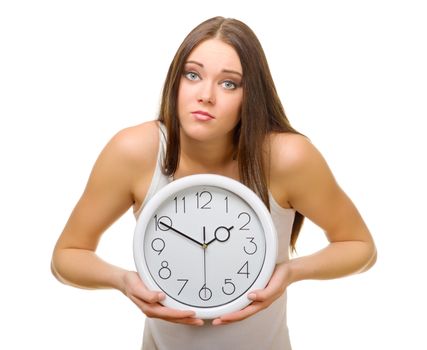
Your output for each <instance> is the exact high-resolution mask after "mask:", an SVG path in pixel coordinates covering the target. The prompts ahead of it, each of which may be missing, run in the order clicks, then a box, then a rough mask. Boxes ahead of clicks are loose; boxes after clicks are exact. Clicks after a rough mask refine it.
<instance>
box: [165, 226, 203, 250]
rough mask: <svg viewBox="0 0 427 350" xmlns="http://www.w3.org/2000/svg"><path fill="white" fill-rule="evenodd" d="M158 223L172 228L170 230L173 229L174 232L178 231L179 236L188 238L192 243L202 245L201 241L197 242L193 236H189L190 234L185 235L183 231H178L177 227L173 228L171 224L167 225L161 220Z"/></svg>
mask: <svg viewBox="0 0 427 350" xmlns="http://www.w3.org/2000/svg"><path fill="white" fill-rule="evenodd" d="M159 224H162V225H163V226H164V227H167V228H168V229H169V230H172V231H174V232H176V233H178V234H179V235H181V236H183V237H185V238H187V239H189V240H190V241H193V242H194V243H196V244H198V245H199V246H201V247H203V243H201V242H199V241H197V240H195V239H194V238H192V237H190V236H188V235H186V234H185V233H182V232H181V231H178V230H177V229H175V228H173V227H172V226H169V225H167V224H165V223H164V222H162V221H159Z"/></svg>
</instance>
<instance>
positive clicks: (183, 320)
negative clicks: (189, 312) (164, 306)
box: [166, 317, 204, 327]
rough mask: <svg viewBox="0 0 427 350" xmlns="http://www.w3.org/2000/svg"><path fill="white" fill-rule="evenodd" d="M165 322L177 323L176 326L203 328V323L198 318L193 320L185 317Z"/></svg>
mask: <svg viewBox="0 0 427 350" xmlns="http://www.w3.org/2000/svg"><path fill="white" fill-rule="evenodd" d="M166 321H169V322H173V323H177V324H185V325H189V326H199V327H200V326H203V325H204V321H203V320H202V319H200V318H193V317H187V318H181V319H166Z"/></svg>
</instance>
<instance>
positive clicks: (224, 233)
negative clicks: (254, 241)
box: [206, 226, 234, 246]
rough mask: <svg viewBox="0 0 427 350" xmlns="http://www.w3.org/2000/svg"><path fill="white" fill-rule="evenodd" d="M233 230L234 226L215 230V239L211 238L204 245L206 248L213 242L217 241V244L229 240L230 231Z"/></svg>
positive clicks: (220, 227)
mask: <svg viewBox="0 0 427 350" xmlns="http://www.w3.org/2000/svg"><path fill="white" fill-rule="evenodd" d="M233 228H234V226H230V227H225V226H219V227H218V228H217V229H216V230H215V237H214V238H212V239H211V240H210V241H209V242H207V243H206V245H207V246H208V245H209V244H211V243H212V242H214V241H219V242H226V241H228V239H229V238H230V231H231V230H232V229H233Z"/></svg>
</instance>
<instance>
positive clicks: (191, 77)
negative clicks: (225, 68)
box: [184, 72, 200, 80]
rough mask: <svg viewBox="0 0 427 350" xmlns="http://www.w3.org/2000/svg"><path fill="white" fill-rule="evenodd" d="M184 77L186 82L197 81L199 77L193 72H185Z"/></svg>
mask: <svg viewBox="0 0 427 350" xmlns="http://www.w3.org/2000/svg"><path fill="white" fill-rule="evenodd" d="M184 75H185V77H186V78H187V79H188V80H199V79H200V77H199V75H198V74H197V73H195V72H185V74H184Z"/></svg>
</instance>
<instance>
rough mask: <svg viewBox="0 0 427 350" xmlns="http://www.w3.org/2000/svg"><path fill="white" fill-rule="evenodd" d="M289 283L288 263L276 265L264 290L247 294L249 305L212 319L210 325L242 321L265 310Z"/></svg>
mask: <svg viewBox="0 0 427 350" xmlns="http://www.w3.org/2000/svg"><path fill="white" fill-rule="evenodd" d="M290 283H291V281H290V276H289V263H288V262H284V263H281V264H278V265H276V267H275V269H274V271H273V274H272V276H271V278H270V281H269V282H268V284H267V286H266V287H265V289H261V290H255V291H251V292H250V293H249V294H248V298H249V299H251V300H252V303H251V304H249V305H248V306H247V307H245V308H244V309H242V310H240V311H236V312H233V313H230V314H226V315H223V316H221V317H220V318H216V319H214V320H213V321H212V324H213V325H214V326H218V325H225V324H229V323H233V322H237V321H242V320H244V319H245V318H248V317H250V316H252V315H254V314H256V313H257V312H259V311H261V310H264V309H266V308H267V307H269V306H270V305H271V304H272V303H273V302H274V301H275V300H276V299H277V298H279V297H280V296H281V295H282V294H283V293H284V292H285V290H286V288H287V287H288V285H289V284H290Z"/></svg>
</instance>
